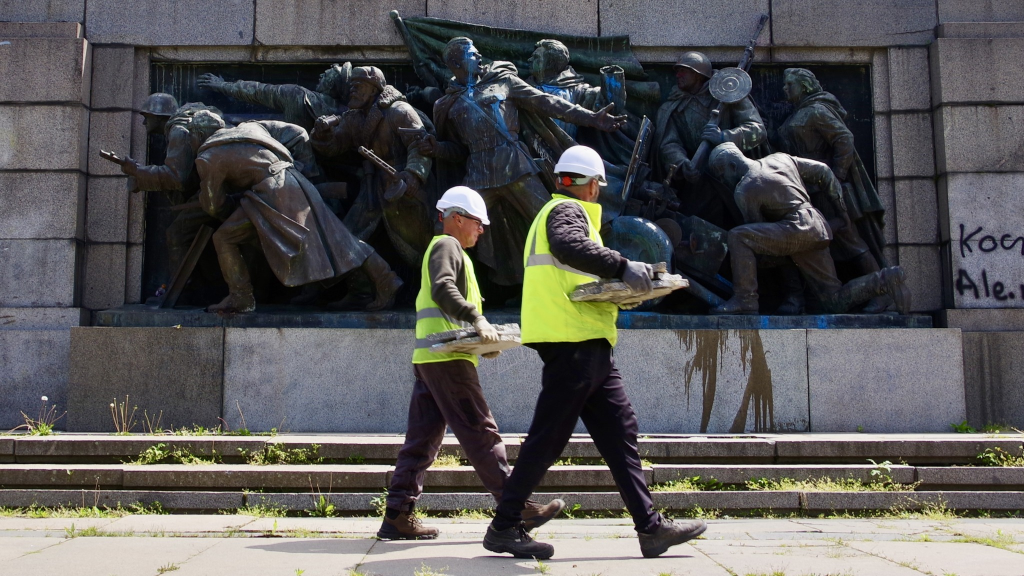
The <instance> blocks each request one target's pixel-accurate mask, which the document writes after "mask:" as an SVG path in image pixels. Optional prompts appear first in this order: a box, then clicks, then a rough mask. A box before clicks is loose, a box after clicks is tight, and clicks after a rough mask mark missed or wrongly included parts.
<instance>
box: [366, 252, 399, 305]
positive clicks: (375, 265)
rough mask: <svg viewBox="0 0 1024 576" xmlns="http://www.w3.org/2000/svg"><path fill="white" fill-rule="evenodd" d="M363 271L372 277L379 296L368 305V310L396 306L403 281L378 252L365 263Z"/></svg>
mask: <svg viewBox="0 0 1024 576" xmlns="http://www.w3.org/2000/svg"><path fill="white" fill-rule="evenodd" d="M362 270H363V271H364V272H366V275H367V276H369V277H370V281H372V282H373V288H374V290H375V291H376V293H377V296H376V297H375V298H374V299H373V302H370V303H369V304H367V305H366V309H367V310H369V311H371V312H374V311H377V310H386V309H389V308H391V307H393V306H394V305H395V297H396V296H398V289H399V288H401V287H402V284H403V282H402V279H401V278H399V277H398V274H395V273H394V272H393V271H392V270H391V267H390V266H388V263H387V262H385V261H384V259H383V258H381V257H380V255H379V254H377V253H376V252H374V253H372V254H370V256H369V257H368V258H367V259H366V261H365V262H363V266H362Z"/></svg>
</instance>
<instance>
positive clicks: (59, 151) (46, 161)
mask: <svg viewBox="0 0 1024 576" xmlns="http://www.w3.org/2000/svg"><path fill="white" fill-rule="evenodd" d="M0 132H3V133H4V134H7V135H8V137H6V138H3V139H0V170H79V169H80V168H81V167H82V163H83V160H84V159H85V151H86V140H85V139H86V136H87V135H88V133H89V113H88V112H87V111H86V109H85V108H83V107H82V105H81V104H77V103H75V104H54V105H45V106H44V105H27V106H20V105H19V106H12V105H0Z"/></svg>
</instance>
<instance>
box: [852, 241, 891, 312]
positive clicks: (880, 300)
mask: <svg viewBox="0 0 1024 576" xmlns="http://www.w3.org/2000/svg"><path fill="white" fill-rule="evenodd" d="M854 263H855V264H856V266H857V271H858V272H860V274H861V275H868V274H872V273H874V272H878V271H879V268H878V262H875V257H874V256H872V255H871V253H870V252H865V253H863V254H861V255H860V256H858V257H857V259H856V260H855V262H854ZM895 308H896V305H895V304H894V302H893V298H892V297H890V296H889V295H888V294H883V295H881V296H875V297H874V298H872V299H871V300H869V301H868V303H867V304H865V305H864V309H863V310H861V312H863V313H864V314H881V313H883V312H886V311H888V310H894V309H895Z"/></svg>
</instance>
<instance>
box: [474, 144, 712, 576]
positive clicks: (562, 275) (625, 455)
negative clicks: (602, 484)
mask: <svg viewBox="0 0 1024 576" xmlns="http://www.w3.org/2000/svg"><path fill="white" fill-rule="evenodd" d="M555 175H556V183H557V186H558V190H559V192H560V193H556V194H554V195H553V196H552V199H551V201H549V202H548V203H547V204H546V205H545V206H544V208H543V209H542V210H541V211H540V213H539V214H538V215H537V218H536V219H535V220H534V221H533V225H532V226H531V228H530V232H529V234H528V236H527V238H526V251H525V252H526V253H525V255H524V260H525V266H526V268H525V274H524V279H523V308H522V340H523V344H525V345H527V346H529V347H531V348H533V349H534V350H536V351H537V353H538V354H540V357H541V360H543V361H544V371H543V375H542V380H541V392H540V397H539V398H538V399H537V407H536V410H535V412H534V415H533V422H532V423H531V424H530V430H529V433H528V435H527V436H526V440H525V441H524V442H523V445H522V446H521V447H520V450H519V458H518V460H517V461H516V466H515V469H514V470H513V471H512V475H511V476H510V477H509V479H508V481H506V483H505V491H504V494H503V495H502V498H501V502H500V504H499V505H498V508H497V510H496V513H495V517H494V520H493V521H492V522H491V525H490V526H489V527H488V529H487V535H486V536H485V537H484V542H483V545H484V548H486V549H487V550H490V551H491V552H510V553H512V554H513V555H514V556H516V557H517V558H539V559H547V558H550V557H551V556H552V555H554V547H553V546H551V545H550V544H546V543H542V542H536V541H534V540H533V539H532V538H531V537H530V535H529V526H528V525H525V524H524V523H523V519H524V517H525V515H524V514H523V511H524V507H525V505H526V501H527V500H526V499H527V497H528V496H529V495H530V494H531V493H532V492H533V490H534V489H535V488H536V487H537V485H538V484H540V481H541V479H542V478H543V477H544V474H545V473H546V472H547V470H548V468H550V467H551V465H552V464H553V463H554V462H555V460H556V459H557V458H558V457H559V456H560V455H561V453H562V450H563V449H564V448H565V445H566V444H567V443H568V442H569V438H570V436H571V435H572V432H573V429H574V428H575V427H576V422H577V420H578V419H579V418H582V419H583V424H584V425H585V426H586V427H587V431H588V432H589V433H590V437H591V438H592V439H593V440H594V444H595V445H596V446H597V449H598V451H599V452H600V453H601V456H602V457H604V459H605V461H606V462H607V463H608V468H609V469H610V470H611V473H612V477H613V478H614V479H615V484H616V486H618V488H619V494H620V495H621V496H622V499H623V500H624V501H625V503H626V508H627V510H629V513H630V515H631V516H632V517H633V523H634V525H635V527H636V531H637V532H638V533H639V537H640V550H641V552H642V553H643V555H644V556H645V557H648V558H652V557H655V556H659V555H661V554H663V553H664V552H665V551H666V550H667V549H668V548H669V547H670V546H674V545H676V544H681V543H683V542H686V541H687V540H690V539H691V538H695V537H697V536H699V535H700V534H701V533H702V532H704V530H705V529H706V527H707V526H706V525H705V524H704V522H703V521H701V520H691V521H686V522H673V521H672V520H669V519H668V518H664V517H662V516H661V514H659V513H658V512H656V511H655V510H654V504H653V502H652V501H651V493H650V491H649V490H648V489H647V483H646V480H645V479H644V474H643V470H642V469H641V464H640V455H639V453H638V452H637V420H636V415H635V414H634V413H633V407H632V406H631V405H630V402H629V398H627V397H626V391H625V388H624V387H623V385H622V380H621V377H620V375H619V371H618V370H617V369H616V368H615V359H614V357H613V355H612V348H613V347H614V346H615V342H616V338H617V331H616V328H615V321H616V318H617V317H618V307H617V306H616V305H615V304H612V303H610V302H573V301H571V300H570V299H569V295H570V294H571V293H572V292H573V290H574V289H575V288H576V287H577V286H579V285H580V284H584V283H587V282H592V281H594V280H597V279H598V278H621V279H622V281H623V282H625V283H626V284H627V285H628V286H629V287H630V289H631V290H632V291H633V292H635V293H638V294H644V293H649V292H651V291H652V290H653V285H652V280H651V278H652V270H651V266H650V265H649V264H645V263H643V262H631V261H629V260H627V259H626V258H623V257H622V255H620V254H619V253H618V252H616V251H614V250H611V249H608V248H605V247H604V245H603V244H602V242H601V236H600V234H599V227H600V223H601V205H600V204H597V197H598V192H599V189H600V188H599V187H600V186H604V185H605V184H606V182H605V173H604V163H603V162H602V161H601V157H600V156H599V155H598V154H597V152H595V151H594V150H592V149H590V148H587V147H585V146H573V147H571V148H569V149H568V150H566V151H565V153H563V154H562V157H561V158H560V159H559V160H558V164H556V165H555Z"/></svg>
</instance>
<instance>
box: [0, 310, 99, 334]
mask: <svg viewBox="0 0 1024 576" xmlns="http://www.w3.org/2000/svg"><path fill="white" fill-rule="evenodd" d="M88 322H89V313H88V312H87V311H86V310H83V309H81V308H0V330H50V329H57V328H63V329H67V328H70V327H72V326H81V325H82V324H83V323H88Z"/></svg>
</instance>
